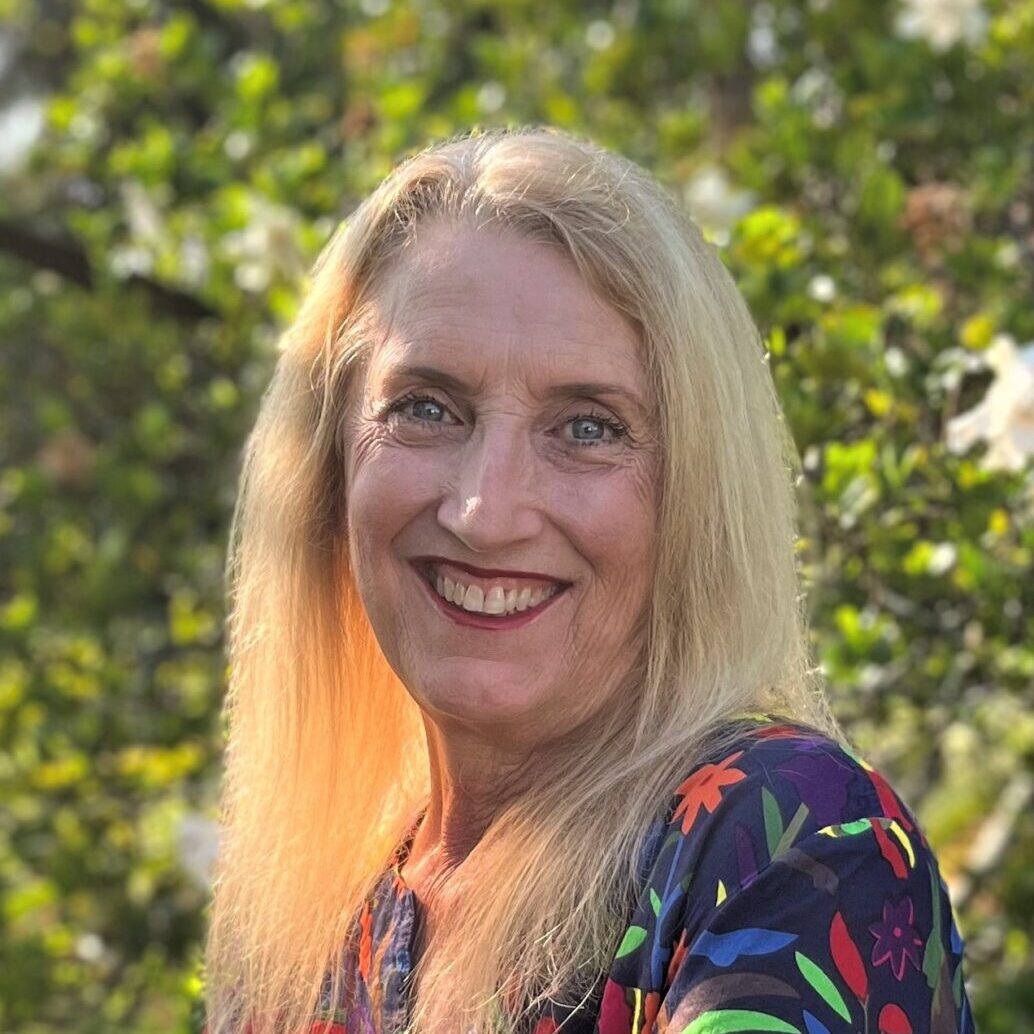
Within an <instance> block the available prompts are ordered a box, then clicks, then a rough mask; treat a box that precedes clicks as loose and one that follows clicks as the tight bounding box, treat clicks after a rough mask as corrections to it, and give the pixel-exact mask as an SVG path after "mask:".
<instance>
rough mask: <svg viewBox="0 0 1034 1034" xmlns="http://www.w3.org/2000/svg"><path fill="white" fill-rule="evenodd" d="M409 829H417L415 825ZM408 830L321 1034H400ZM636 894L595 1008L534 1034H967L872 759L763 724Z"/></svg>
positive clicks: (919, 849) (958, 948)
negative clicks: (343, 995) (555, 1033)
mask: <svg viewBox="0 0 1034 1034" xmlns="http://www.w3.org/2000/svg"><path fill="white" fill-rule="evenodd" d="M412 832H415V826H414V829H413V831H412ZM412 832H411V833H410V835H409V836H408V837H407V838H406V841H405V843H404V844H403V845H402V846H401V847H400V849H399V851H398V852H397V853H396V856H395V859H393V863H392V865H391V867H390V868H389V869H388V870H387V871H386V872H385V874H384V876H383V877H382V879H381V881H380V883H379V884H378V885H377V887H376V888H375V890H374V893H373V894H372V895H371V898H370V900H368V901H367V903H366V904H365V905H364V907H363V909H362V910H361V917H360V923H361V929H360V937H359V943H358V946H357V948H355V949H351V950H350V952H349V953H348V954H346V958H345V964H346V972H347V973H348V974H349V977H348V979H347V980H346V984H348V985H351V987H350V990H349V991H348V992H346V993H347V994H348V998H349V1001H348V1002H347V1003H345V1002H341V1003H336V1004H335V1003H331V1002H329V1001H324V1003H323V1005H324V1007H325V1011H324V1013H323V1015H324V1016H325V1022H320V1023H317V1024H316V1025H315V1026H314V1027H313V1031H319V1032H320V1034H391V1032H395V1031H397V1030H401V1029H402V1028H403V1027H404V1026H405V1022H406V1018H407V1015H408V1013H407V994H406V992H407V978H408V976H409V974H410V972H411V970H412V967H413V962H414V960H413V957H412V953H411V948H412V944H413V936H414V933H415V924H416V921H417V918H418V905H417V902H416V901H415V897H414V894H413V892H412V891H411V890H409V889H408V888H407V887H406V885H405V883H404V881H403V880H402V877H401V875H400V872H399V870H400V868H401V864H402V861H403V860H404V859H405V853H406V851H407V850H408V847H409V844H410V843H411V839H412ZM642 859H643V865H642V866H641V872H644V873H646V874H647V876H646V879H645V882H644V884H643V886H642V891H641V894H640V896H639V899H638V903H637V904H636V906H635V908H634V910H633V912H632V914H631V915H630V917H629V921H628V925H627V928H626V930H625V933H624V935H623V936H622V938H621V941H620V943H619V944H617V945H615V954H614V960H613V963H612V965H611V967H610V969H609V972H608V973H606V974H601V977H600V981H599V985H598V993H597V994H596V995H595V996H594V997H593V998H592V999H591V1000H590V1003H589V1004H588V1005H583V1006H582V1007H581V1008H580V1009H579V1010H578V1011H577V1012H575V1013H570V1012H569V1011H564V1010H563V1009H559V1008H556V1007H554V1010H553V1011H551V1012H550V1013H548V1014H546V1015H543V1016H542V1017H541V1018H539V1019H538V1021H537V1023H535V1024H534V1025H533V1026H532V1027H530V1028H529V1034H552V1032H553V1031H555V1030H556V1028H557V1026H558V1025H559V1024H560V1022H561V1021H563V1020H564V1019H568V1022H567V1023H565V1025H564V1026H563V1028H562V1031H561V1034H563V1032H567V1031H570V1032H573V1034H675V1032H677V1034H725V1032H733V1031H751V1032H753V1031H783V1032H786V1034H848V1032H851V1034H855V1032H858V1034H921V1032H923V1034H925V1032H932V1034H948V1032H952V1034H957V1032H964V1034H973V1032H974V1027H973V1020H972V1014H971V1012H970V1006H969V1000H968V998H967V994H966V987H965V984H964V981H963V966H962V960H963V940H962V938H961V936H960V935H959V931H958V929H957V927H956V924H955V920H954V916H953V914H952V908H951V903H950V901H949V898H948V892H947V888H946V886H945V884H944V881H943V880H942V878H941V876H940V873H939V870H938V866H937V861H936V859H935V857H934V855H933V853H932V851H931V849H930V846H929V844H928V843H927V841H926V838H925V836H924V835H923V832H922V831H921V830H920V828H919V826H918V824H917V822H916V820H915V817H914V816H913V815H912V813H911V812H910V811H909V809H908V808H907V807H906V806H905V805H904V804H903V803H902V801H901V799H900V798H899V797H898V796H897V795H896V793H895V792H894V791H893V790H892V789H891V787H890V786H889V785H888V784H887V782H886V780H885V779H884V778H883V777H882V776H881V775H880V774H879V773H878V772H877V771H875V770H874V769H873V768H872V767H871V766H870V765H868V764H867V763H866V762H865V761H863V760H862V759H861V758H858V757H856V756H855V755H854V754H853V753H851V752H849V751H846V750H845V749H844V748H842V747H841V746H839V745H838V744H836V743H835V742H833V741H831V740H830V739H828V738H826V737H825V736H823V735H821V734H819V733H816V732H813V731H811V730H809V729H808V728H806V727H804V726H801V725H796V724H790V723H786V722H783V721H781V720H773V719H770V718H765V717H763V716H752V717H751V719H750V720H745V721H743V729H742V736H741V737H740V738H738V739H737V741H736V743H735V744H734V745H733V746H732V747H731V748H730V749H727V750H725V751H724V752H723V753H722V755H721V756H717V757H712V758H710V759H705V760H704V761H703V762H702V763H701V764H699V765H698V766H697V767H695V768H694V769H693V770H692V771H691V772H690V773H689V774H688V776H687V778H686V779H685V780H684V781H683V782H682V783H681V785H679V786H678V787H677V788H676V789H675V791H674V795H673V797H672V799H671V801H670V802H668V806H667V808H666V810H664V811H663V812H662V813H661V814H660V815H659V817H657V818H655V819H654V821H653V822H652V824H650V825H649V827H648V830H647V834H646V837H645V839H644V848H643V854H642Z"/></svg>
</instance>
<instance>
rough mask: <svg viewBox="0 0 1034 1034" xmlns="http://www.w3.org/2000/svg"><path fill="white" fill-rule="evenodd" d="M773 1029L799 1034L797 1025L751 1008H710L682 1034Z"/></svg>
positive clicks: (683, 1029)
mask: <svg viewBox="0 0 1034 1034" xmlns="http://www.w3.org/2000/svg"><path fill="white" fill-rule="evenodd" d="M756 1030H774V1031H780V1032H782V1034H801V1032H800V1030H799V1029H798V1028H797V1027H794V1026H793V1025H792V1024H789V1023H787V1022H786V1021H785V1020H781V1019H779V1017H778V1016H770V1015H769V1014H768V1013H767V1012H755V1011H754V1010H753V1009H712V1010H711V1011H710V1012H705V1013H701V1014H700V1015H699V1016H698V1017H697V1018H696V1019H695V1020H694V1021H693V1022H692V1023H691V1024H690V1025H689V1026H688V1027H683V1028H682V1034H728V1032H730V1031H756Z"/></svg>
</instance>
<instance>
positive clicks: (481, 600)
mask: <svg viewBox="0 0 1034 1034" xmlns="http://www.w3.org/2000/svg"><path fill="white" fill-rule="evenodd" d="M413 567H414V569H415V570H416V572H417V574H418V575H419V577H420V579H421V581H423V582H424V583H425V584H426V585H427V587H428V589H429V590H430V592H431V594H432V596H433V597H434V599H435V602H436V603H438V604H439V606H441V607H442V608H443V609H445V610H446V611H447V612H450V613H452V614H455V615H456V616H457V617H459V616H460V615H464V616H466V617H467V618H470V619H477V620H478V622H479V623H481V622H484V623H488V624H496V623H510V622H514V621H519V620H521V619H524V618H525V617H530V616H532V615H534V614H537V613H539V612H540V611H541V610H543V609H544V608H545V607H546V606H548V605H549V604H550V603H551V602H552V601H553V600H555V599H556V598H557V597H558V596H560V595H561V594H562V593H564V592H565V591H566V590H567V589H568V588H570V584H571V583H569V582H567V583H564V582H552V583H547V582H541V583H528V582H522V583H519V582H517V581H515V580H513V579H492V580H491V582H490V584H489V585H488V586H487V587H486V586H483V585H479V584H468V583H466V582H462V581H460V580H459V579H458V578H457V579H455V580H454V579H453V578H451V577H449V574H446V573H444V572H443V571H442V570H440V569H439V566H438V565H436V564H432V563H426V562H423V563H416V564H413ZM449 573H450V574H453V573H455V571H454V570H450V572H449ZM471 581H473V579H472V580H471ZM486 588H487V591H486Z"/></svg>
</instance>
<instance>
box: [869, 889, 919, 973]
mask: <svg viewBox="0 0 1034 1034" xmlns="http://www.w3.org/2000/svg"><path fill="white" fill-rule="evenodd" d="M914 919H915V909H914V908H913V906H912V899H911V898H910V897H908V896H907V895H906V896H905V897H903V898H902V899H901V900H900V901H899V902H898V903H897V904H896V905H895V904H892V903H891V900H890V898H887V899H886V900H885V901H884V902H883V921H882V922H880V923H873V924H872V925H871V926H870V927H869V933H871V934H872V935H873V937H875V938H876V943H875V944H874V945H873V946H872V964H873V965H874V966H881V965H883V963H884V962H886V961H887V960H888V959H890V968H891V971H892V972H893V974H894V977H895V979H897V980H903V979H904V977H905V960H906V959H908V960H909V961H910V962H911V963H912V965H913V966H915V968H916V969H917V970H918V969H919V968H920V966H919V950H918V949H919V948H920V946H921V945H922V943H923V941H922V938H921V937H920V936H919V934H918V933H917V932H916V929H915V927H914V926H913V925H912V923H913V921H914Z"/></svg>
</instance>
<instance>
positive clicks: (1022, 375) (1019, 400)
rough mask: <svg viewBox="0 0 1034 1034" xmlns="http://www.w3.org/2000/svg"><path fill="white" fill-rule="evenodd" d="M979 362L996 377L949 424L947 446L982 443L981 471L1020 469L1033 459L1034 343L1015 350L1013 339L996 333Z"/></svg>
mask: <svg viewBox="0 0 1034 1034" xmlns="http://www.w3.org/2000/svg"><path fill="white" fill-rule="evenodd" d="M983 358H984V361H985V363H986V364H987V366H989V367H990V368H991V369H992V370H994V372H995V379H994V380H993V381H992V382H991V386H990V388H988V391H987V394H986V395H985V396H984V399H983V401H982V402H980V403H979V404H978V405H976V406H974V407H973V408H972V409H970V410H967V411H966V412H965V413H962V414H960V415H959V416H957V417H954V418H953V419H951V420H949V421H948V424H947V427H946V429H945V431H946V444H947V446H948V448H949V449H950V450H951V451H952V452H957V453H961V452H965V451H966V450H967V449H968V448H969V447H970V446H971V445H973V443H974V442H976V441H978V440H983V441H986V442H987V443H988V445H989V448H988V450H987V452H986V453H985V455H984V457H983V461H982V462H983V465H984V466H985V467H987V468H988V469H990V470H1010V471H1017V470H1021V469H1023V466H1024V464H1025V463H1026V461H1027V459H1028V458H1029V457H1030V456H1032V455H1034V341H1030V342H1028V343H1027V344H1025V345H1023V346H1022V347H1021V348H1017V346H1016V342H1015V340H1014V339H1013V338H1012V337H1010V336H1009V335H1007V334H999V335H997V336H996V337H995V339H994V340H993V341H992V343H991V345H990V346H989V347H988V349H987V351H986V352H984V353H983Z"/></svg>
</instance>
